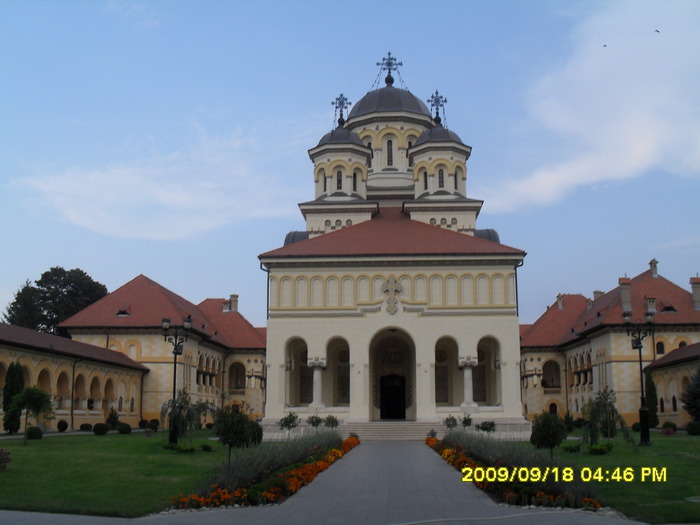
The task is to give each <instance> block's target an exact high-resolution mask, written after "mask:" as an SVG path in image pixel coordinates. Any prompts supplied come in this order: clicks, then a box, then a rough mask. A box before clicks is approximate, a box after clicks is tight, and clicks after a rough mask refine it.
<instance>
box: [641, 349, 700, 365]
mask: <svg viewBox="0 0 700 525" xmlns="http://www.w3.org/2000/svg"><path fill="white" fill-rule="evenodd" d="M688 361H700V343H695V344H692V345H687V346H681V347H680V348H677V349H675V350H671V351H670V352H669V353H668V354H666V355H664V356H662V357H659V358H658V359H657V360H656V361H654V362H653V363H651V364H650V365H648V366H647V367H645V369H646V370H654V369H656V368H664V367H666V366H673V365H677V364H680V363H685V362H688Z"/></svg>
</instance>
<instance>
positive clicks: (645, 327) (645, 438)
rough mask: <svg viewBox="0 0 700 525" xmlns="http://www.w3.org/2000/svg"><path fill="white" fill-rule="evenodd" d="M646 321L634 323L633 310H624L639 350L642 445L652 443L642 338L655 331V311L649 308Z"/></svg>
mask: <svg viewBox="0 0 700 525" xmlns="http://www.w3.org/2000/svg"><path fill="white" fill-rule="evenodd" d="M644 319H645V321H646V323H644V324H642V323H633V322H632V312H631V311H629V310H625V311H624V312H622V320H623V322H624V324H625V327H626V328H627V335H628V336H629V337H631V338H632V349H634V350H637V352H639V386H640V389H641V394H642V395H641V406H640V407H639V435H640V440H639V444H640V445H651V440H650V438H649V407H648V406H647V399H646V396H645V395H644V369H643V364H642V347H643V346H644V345H643V344H642V340H643V339H644V338H645V337H647V336H648V335H652V334H653V333H654V311H653V310H647V312H646V313H645V314H644Z"/></svg>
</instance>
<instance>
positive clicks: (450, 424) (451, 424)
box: [442, 414, 457, 430]
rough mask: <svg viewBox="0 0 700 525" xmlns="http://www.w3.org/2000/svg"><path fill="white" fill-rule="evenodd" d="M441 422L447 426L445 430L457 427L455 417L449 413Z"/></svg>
mask: <svg viewBox="0 0 700 525" xmlns="http://www.w3.org/2000/svg"><path fill="white" fill-rule="evenodd" d="M442 424H443V425H445V426H446V427H447V430H454V429H455V428H457V418H456V417H454V416H453V415H452V414H450V415H449V416H447V417H446V418H445V419H444V420H443V422H442Z"/></svg>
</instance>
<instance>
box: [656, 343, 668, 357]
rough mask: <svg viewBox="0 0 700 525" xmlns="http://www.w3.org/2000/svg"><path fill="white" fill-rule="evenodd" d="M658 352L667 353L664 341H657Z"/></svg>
mask: <svg viewBox="0 0 700 525" xmlns="http://www.w3.org/2000/svg"><path fill="white" fill-rule="evenodd" d="M656 353H657V354H659V355H661V354H665V353H666V345H664V344H663V343H662V342H658V343H656Z"/></svg>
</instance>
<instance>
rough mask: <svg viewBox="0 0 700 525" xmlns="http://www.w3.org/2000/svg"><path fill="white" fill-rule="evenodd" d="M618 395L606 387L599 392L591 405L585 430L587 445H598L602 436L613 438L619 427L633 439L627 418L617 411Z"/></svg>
mask: <svg viewBox="0 0 700 525" xmlns="http://www.w3.org/2000/svg"><path fill="white" fill-rule="evenodd" d="M616 401H617V396H615V392H614V391H613V390H609V389H607V388H606V389H605V390H603V391H602V392H599V393H598V395H597V396H596V398H595V399H594V400H592V402H591V405H590V412H589V415H588V417H589V420H588V424H587V425H586V427H585V428H584V431H583V441H584V443H586V444H587V445H597V444H598V441H600V438H601V436H602V437H605V438H608V439H610V438H613V437H615V434H617V431H618V429H619V430H621V431H622V432H623V434H624V436H625V439H626V440H627V441H632V436H631V435H630V432H629V429H628V428H627V424H626V423H625V419H624V418H623V417H622V416H621V415H620V413H619V412H618V411H617V407H616V406H615V402H616Z"/></svg>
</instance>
